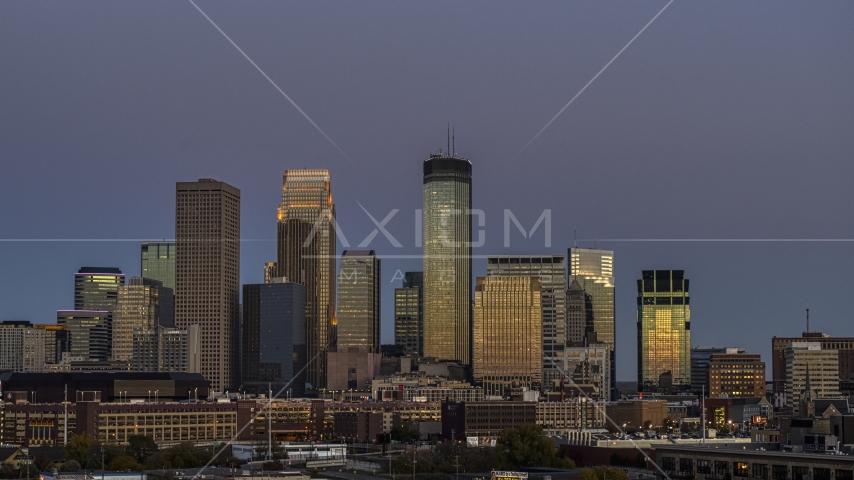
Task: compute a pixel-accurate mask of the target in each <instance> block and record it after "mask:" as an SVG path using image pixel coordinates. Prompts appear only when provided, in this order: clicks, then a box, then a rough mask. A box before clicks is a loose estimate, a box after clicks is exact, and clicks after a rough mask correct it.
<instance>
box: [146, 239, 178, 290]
mask: <svg viewBox="0 0 854 480" xmlns="http://www.w3.org/2000/svg"><path fill="white" fill-rule="evenodd" d="M141 263H142V265H141V270H140V271H141V272H142V275H141V276H142V277H143V278H150V279H152V280H160V281H161V282H163V286H164V287H166V288H170V289H172V291H173V292H174V291H175V242H166V241H163V242H142V261H141Z"/></svg>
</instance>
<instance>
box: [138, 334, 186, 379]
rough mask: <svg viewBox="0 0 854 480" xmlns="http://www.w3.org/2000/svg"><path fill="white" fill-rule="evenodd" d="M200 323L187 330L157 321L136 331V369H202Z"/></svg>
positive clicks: (147, 370)
mask: <svg viewBox="0 0 854 480" xmlns="http://www.w3.org/2000/svg"><path fill="white" fill-rule="evenodd" d="M198 344H199V326H198V325H190V327H189V328H188V329H187V330H179V329H177V328H174V327H169V326H164V325H156V326H155V327H154V328H151V329H141V328H137V329H136V330H134V332H133V355H132V357H131V370H133V371H134V372H160V373H167V372H187V373H199V348H198V346H199V345H198Z"/></svg>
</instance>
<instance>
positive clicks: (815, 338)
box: [771, 332, 854, 393]
mask: <svg viewBox="0 0 854 480" xmlns="http://www.w3.org/2000/svg"><path fill="white" fill-rule="evenodd" d="M793 342H815V343H818V344H819V345H821V348H822V349H824V350H836V351H837V352H838V357H839V358H838V363H839V380H840V381H849V380H854V337H831V336H830V335H828V334H826V333H821V332H803V334H802V336H800V337H774V338H773V339H772V340H771V377H772V380H773V381H774V393H784V392H785V391H786V346H787V345H788V344H790V343H793Z"/></svg>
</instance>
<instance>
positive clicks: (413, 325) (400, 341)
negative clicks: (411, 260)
mask: <svg viewBox="0 0 854 480" xmlns="http://www.w3.org/2000/svg"><path fill="white" fill-rule="evenodd" d="M423 292H424V273H423V272H406V273H404V274H403V288H395V289H394V343H395V345H401V346H403V351H404V352H405V353H406V355H413V356H418V357H420V356H421V355H422V352H423V348H424V344H423V338H424V296H423Z"/></svg>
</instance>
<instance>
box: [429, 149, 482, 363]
mask: <svg viewBox="0 0 854 480" xmlns="http://www.w3.org/2000/svg"><path fill="white" fill-rule="evenodd" d="M471 171H472V166H471V162H470V161H468V160H466V159H463V158H449V157H445V156H443V155H442V153H441V152H440V153H439V154H434V155H431V156H430V158H428V159H427V160H425V161H424V210H423V222H422V228H423V246H424V356H426V357H436V358H439V359H440V360H452V361H456V362H459V363H461V364H463V365H469V364H470V363H471V354H472V353H471V352H472V343H471V342H472V340H471V335H472V324H471V248H472V243H471V240H472V236H471V198H472V197H471Z"/></svg>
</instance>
